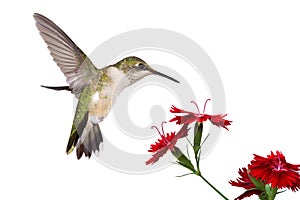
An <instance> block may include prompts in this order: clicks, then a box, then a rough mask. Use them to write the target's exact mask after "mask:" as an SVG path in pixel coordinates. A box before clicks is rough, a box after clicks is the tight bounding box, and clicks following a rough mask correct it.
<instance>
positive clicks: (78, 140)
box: [66, 112, 103, 160]
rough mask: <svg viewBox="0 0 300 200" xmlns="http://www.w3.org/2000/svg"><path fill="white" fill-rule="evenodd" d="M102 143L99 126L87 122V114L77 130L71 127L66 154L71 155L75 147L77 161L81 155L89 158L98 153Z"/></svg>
mask: <svg viewBox="0 0 300 200" xmlns="http://www.w3.org/2000/svg"><path fill="white" fill-rule="evenodd" d="M102 142H103V137H102V134H101V130H100V127H99V125H98V124H94V123H92V122H91V121H89V120H88V112H87V113H86V114H85V116H84V118H83V120H82V122H81V123H80V124H79V125H78V127H77V128H76V127H75V126H74V125H73V126H72V131H71V135H70V138H69V141H68V145H67V149H66V152H67V154H69V153H71V152H72V151H73V149H74V148H75V146H76V154H77V159H78V160H79V159H80V158H81V157H82V155H83V153H84V155H85V156H86V157H88V158H90V157H91V155H92V152H96V151H99V146H100V144H101V143H102Z"/></svg>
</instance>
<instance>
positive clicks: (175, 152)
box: [172, 147, 196, 172]
mask: <svg viewBox="0 0 300 200" xmlns="http://www.w3.org/2000/svg"><path fill="white" fill-rule="evenodd" d="M172 154H173V155H174V156H175V157H176V158H177V163H178V164H179V165H181V166H183V167H185V168H187V169H189V170H191V171H192V172H195V171H196V170H195V168H194V166H193V164H192V162H191V161H190V160H189V159H188V158H187V157H186V156H185V155H184V154H183V153H182V152H181V150H180V149H179V148H178V147H174V149H173V151H172Z"/></svg>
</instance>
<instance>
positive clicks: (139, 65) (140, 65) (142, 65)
mask: <svg viewBox="0 0 300 200" xmlns="http://www.w3.org/2000/svg"><path fill="white" fill-rule="evenodd" d="M138 67H139V68H140V69H146V66H145V65H144V63H139V64H138Z"/></svg>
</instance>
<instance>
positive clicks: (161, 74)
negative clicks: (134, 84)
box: [153, 70, 180, 83]
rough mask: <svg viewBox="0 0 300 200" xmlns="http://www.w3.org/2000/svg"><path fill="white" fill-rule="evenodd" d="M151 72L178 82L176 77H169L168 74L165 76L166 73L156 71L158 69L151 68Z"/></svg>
mask: <svg viewBox="0 0 300 200" xmlns="http://www.w3.org/2000/svg"><path fill="white" fill-rule="evenodd" d="M153 74H155V75H158V76H162V77H165V78H167V79H170V80H171V81H174V82H176V83H180V82H179V81H177V80H176V79H174V78H172V77H170V76H167V75H165V74H163V73H160V72H158V71H154V70H153Z"/></svg>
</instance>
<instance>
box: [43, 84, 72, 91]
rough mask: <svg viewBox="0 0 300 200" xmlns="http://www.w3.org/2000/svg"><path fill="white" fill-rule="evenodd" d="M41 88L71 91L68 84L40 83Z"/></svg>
mask: <svg viewBox="0 0 300 200" xmlns="http://www.w3.org/2000/svg"><path fill="white" fill-rule="evenodd" d="M41 87H43V88H47V89H51V90H67V91H72V90H71V88H70V87H69V86H45V85H41Z"/></svg>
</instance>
